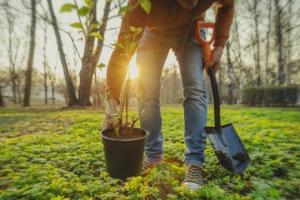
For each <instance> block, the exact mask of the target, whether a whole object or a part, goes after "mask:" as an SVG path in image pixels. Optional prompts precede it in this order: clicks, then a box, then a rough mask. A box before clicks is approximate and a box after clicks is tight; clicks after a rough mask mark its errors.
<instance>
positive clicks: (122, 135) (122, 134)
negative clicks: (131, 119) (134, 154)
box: [105, 127, 145, 140]
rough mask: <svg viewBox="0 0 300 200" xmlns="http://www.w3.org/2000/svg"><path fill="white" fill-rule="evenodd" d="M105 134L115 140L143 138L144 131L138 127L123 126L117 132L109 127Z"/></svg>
mask: <svg viewBox="0 0 300 200" xmlns="http://www.w3.org/2000/svg"><path fill="white" fill-rule="evenodd" d="M105 136H106V137H109V138H112V139H117V140H130V139H139V138H143V137H144V136H145V133H144V132H143V131H141V130H140V129H136V128H131V127H128V128H123V129H122V130H121V131H119V133H118V134H117V132H116V130H115V129H111V130H110V131H107V132H106V133H105Z"/></svg>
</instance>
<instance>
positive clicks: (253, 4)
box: [246, 0, 261, 86]
mask: <svg viewBox="0 0 300 200" xmlns="http://www.w3.org/2000/svg"><path fill="white" fill-rule="evenodd" d="M259 3H260V1H259V0H246V5H247V8H248V10H249V12H250V14H251V16H252V17H251V18H252V19H253V25H254V36H253V40H254V46H253V48H254V49H253V52H254V54H253V56H254V60H255V76H256V77H255V85H257V86H260V85H261V70H260V68H261V63H260V56H261V50H260V42H261V41H260V30H259V24H260V19H261V17H260V11H259Z"/></svg>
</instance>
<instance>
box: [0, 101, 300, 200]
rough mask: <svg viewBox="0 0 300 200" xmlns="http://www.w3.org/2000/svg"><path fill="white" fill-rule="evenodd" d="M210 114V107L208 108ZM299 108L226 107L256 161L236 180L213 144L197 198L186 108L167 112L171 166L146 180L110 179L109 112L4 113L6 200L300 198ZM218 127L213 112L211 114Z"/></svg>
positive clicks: (0, 118) (2, 194) (2, 183)
mask: <svg viewBox="0 0 300 200" xmlns="http://www.w3.org/2000/svg"><path fill="white" fill-rule="evenodd" d="M210 111H211V109H210ZM299 111H300V110H299V109H293V108H289V109H283V108H244V107H238V106H225V107H224V109H223V111H222V117H223V121H224V123H228V122H232V123H233V124H234V126H235V128H236V129H237V131H238V133H239V134H240V137H241V138H242V140H243V142H244V143H245V145H246V148H247V150H248V152H249V154H250V157H251V164H250V166H249V168H248V169H247V171H246V172H245V173H244V174H243V176H232V175H231V174H230V173H228V172H226V171H225V170H224V169H223V168H221V167H220V166H219V164H218V163H217V159H216V157H215V155H214V153H213V151H212V148H211V145H210V144H209V142H208V145H207V148H206V162H205V164H206V165H205V174H204V178H205V182H206V184H205V186H204V187H203V188H202V189H199V190H198V191H196V192H194V193H192V192H190V191H188V190H186V189H185V188H183V187H181V185H180V183H181V181H182V179H183V176H184V170H185V168H184V164H183V163H184V160H183V154H184V150H185V146H184V143H183V131H182V130H183V127H184V124H183V110H182V108H181V107H164V108H163V109H162V114H163V124H164V125H163V134H164V139H165V143H164V148H165V160H166V161H165V162H164V163H163V164H161V165H160V166H159V167H157V168H155V169H153V170H152V171H151V172H150V173H149V174H148V176H146V177H134V178H130V179H128V180H127V181H124V182H122V181H120V180H115V179H112V178H110V177H109V176H108V174H107V172H106V171H105V162H104V154H103V147H102V143H101V140H100V138H99V134H98V129H99V127H100V124H101V121H102V119H103V117H104V115H103V112H102V111H100V110H95V109H88V110H58V109H56V110H53V109H52V110H51V109H2V110H0V199H1V200H2V199H56V200H58V199H101V200H102V199H103V200H105V199H108V200H112V199H298V198H299V197H300V190H299V185H300V173H299V171H300V164H299V160H300V137H299V134H300V123H299V122H300V112H299ZM209 119H210V120H209V124H210V125H212V124H213V121H212V113H211V112H210V113H209Z"/></svg>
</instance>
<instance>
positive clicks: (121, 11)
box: [119, 5, 129, 15]
mask: <svg viewBox="0 0 300 200" xmlns="http://www.w3.org/2000/svg"><path fill="white" fill-rule="evenodd" d="M128 10H129V6H128V5H126V6H121V7H120V9H119V15H122V14H124V13H126V12H127V11H128Z"/></svg>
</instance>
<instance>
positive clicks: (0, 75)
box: [0, 70, 11, 107]
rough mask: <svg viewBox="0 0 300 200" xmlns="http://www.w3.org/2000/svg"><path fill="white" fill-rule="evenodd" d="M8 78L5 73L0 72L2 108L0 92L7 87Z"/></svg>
mask: <svg viewBox="0 0 300 200" xmlns="http://www.w3.org/2000/svg"><path fill="white" fill-rule="evenodd" d="M10 81H11V80H10V78H9V76H8V73H7V71H5V70H1V71H0V107H4V106H5V103H4V96H3V92H2V90H3V89H4V88H5V87H7V86H8V85H9V82H10Z"/></svg>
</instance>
